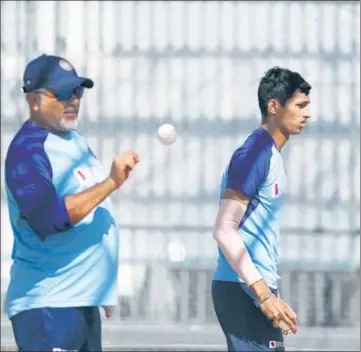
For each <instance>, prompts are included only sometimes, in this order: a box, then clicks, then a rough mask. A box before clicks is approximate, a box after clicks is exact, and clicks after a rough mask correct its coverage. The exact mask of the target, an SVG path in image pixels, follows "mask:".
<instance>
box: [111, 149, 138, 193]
mask: <svg viewBox="0 0 361 352" xmlns="http://www.w3.org/2000/svg"><path fill="white" fill-rule="evenodd" d="M139 161H140V158H139V156H138V155H137V154H135V153H133V152H131V151H129V152H125V153H123V154H121V155H118V156H116V157H115V158H114V160H113V163H112V168H111V171H110V175H109V178H110V179H111V180H112V181H113V182H114V183H115V185H116V187H117V188H119V187H120V186H121V185H122V184H123V183H124V182H125V181H126V180H127V178H128V176H129V173H130V171H131V170H133V168H134V167H135V165H136V164H138V163H139Z"/></svg>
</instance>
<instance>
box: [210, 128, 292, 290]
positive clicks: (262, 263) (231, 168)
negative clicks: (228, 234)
mask: <svg viewBox="0 0 361 352" xmlns="http://www.w3.org/2000/svg"><path fill="white" fill-rule="evenodd" d="M226 188H231V189H234V190H240V191H242V192H243V193H244V194H245V195H246V196H247V197H248V198H249V199H250V202H249V205H248V207H247V210H246V212H245V215H244V216H243V219H242V221H241V223H240V224H239V231H240V234H241V235H242V237H243V240H244V243H245V245H246V247H247V249H248V251H249V253H250V256H251V258H252V261H253V263H254V264H255V266H256V268H257V269H258V270H259V272H260V273H261V275H262V276H263V278H264V279H265V281H266V282H267V284H268V285H269V286H270V287H271V288H273V289H277V288H278V285H277V281H278V280H279V279H280V277H279V275H278V273H277V269H278V267H279V252H278V242H279V236H280V219H281V214H282V209H283V204H284V199H285V193H286V189H287V180H286V172H285V167H284V163H283V158H282V155H281V153H280V152H279V151H278V150H277V148H276V146H275V144H274V141H273V138H272V137H271V136H270V134H269V133H268V132H267V131H266V130H265V129H263V128H258V129H256V130H255V131H254V132H253V133H252V134H251V135H250V136H249V137H248V138H247V139H246V141H245V142H244V143H243V145H242V146H240V147H239V148H238V149H237V150H236V151H235V152H234V154H233V156H232V158H231V161H230V163H229V165H228V166H227V168H226V171H225V172H224V174H223V178H222V184H221V198H222V195H223V192H224V190H225V189H226ZM218 253H219V255H218V264H217V268H216V270H215V273H214V280H220V281H236V282H243V280H242V279H241V278H240V277H239V276H238V274H237V273H236V272H235V271H234V270H233V269H232V267H231V265H230V264H229V263H228V261H227V259H226V258H225V256H224V254H223V253H222V251H221V249H220V248H218Z"/></svg>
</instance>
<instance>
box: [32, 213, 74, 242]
mask: <svg viewBox="0 0 361 352" xmlns="http://www.w3.org/2000/svg"><path fill="white" fill-rule="evenodd" d="M26 219H27V221H28V223H29V225H30V227H31V228H32V229H33V231H34V232H35V233H36V234H37V235H38V236H39V237H40V238H41V239H42V240H45V239H46V238H47V237H49V236H51V235H55V234H57V233H61V232H64V231H67V230H68V229H69V228H70V227H71V226H72V225H71V223H70V220H69V217H68V216H67V214H59V213H58V214H52V213H51V212H42V214H41V215H37V216H29V217H26Z"/></svg>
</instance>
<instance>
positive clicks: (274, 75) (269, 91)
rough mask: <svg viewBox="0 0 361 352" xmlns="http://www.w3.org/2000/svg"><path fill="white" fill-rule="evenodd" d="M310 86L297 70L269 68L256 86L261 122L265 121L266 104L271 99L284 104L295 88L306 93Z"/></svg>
mask: <svg viewBox="0 0 361 352" xmlns="http://www.w3.org/2000/svg"><path fill="white" fill-rule="evenodd" d="M311 88H312V87H311V86H310V84H309V83H308V82H306V81H305V80H304V79H303V77H302V76H301V75H300V74H299V73H298V72H293V71H290V70H288V69H286V68H280V67H272V68H271V69H269V70H268V71H267V72H266V74H265V75H264V76H263V77H262V79H261V82H260V83H259V86H258V105H259V108H260V110H261V114H262V123H265V122H266V121H267V110H268V107H267V106H268V102H269V101H270V100H271V99H275V100H277V101H278V102H279V103H280V104H281V106H285V104H286V103H287V101H288V100H289V99H290V98H292V96H293V94H294V93H295V92H296V91H297V90H300V91H301V92H303V93H305V94H306V95H308V94H309V92H310V90H311Z"/></svg>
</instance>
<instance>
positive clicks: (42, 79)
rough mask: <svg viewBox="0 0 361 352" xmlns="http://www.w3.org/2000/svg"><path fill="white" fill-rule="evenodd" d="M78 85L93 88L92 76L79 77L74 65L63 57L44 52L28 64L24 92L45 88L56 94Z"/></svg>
mask: <svg viewBox="0 0 361 352" xmlns="http://www.w3.org/2000/svg"><path fill="white" fill-rule="evenodd" d="M76 86H83V87H85V88H92V87H93V86H94V82H93V81H92V80H91V79H90V78H85V77H79V76H78V74H77V72H76V70H75V68H74V67H73V65H72V64H71V63H70V62H69V61H68V60H66V59H63V58H62V57H59V56H52V55H46V54H43V55H41V56H39V57H37V58H36V59H34V60H32V61H30V62H29V63H28V65H27V66H26V69H25V72H24V86H23V92H24V93H29V92H32V91H34V90H37V89H40V88H45V89H49V90H50V91H52V92H53V93H54V94H56V93H58V92H59V93H60V92H62V91H64V90H69V89H72V88H75V87H76Z"/></svg>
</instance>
